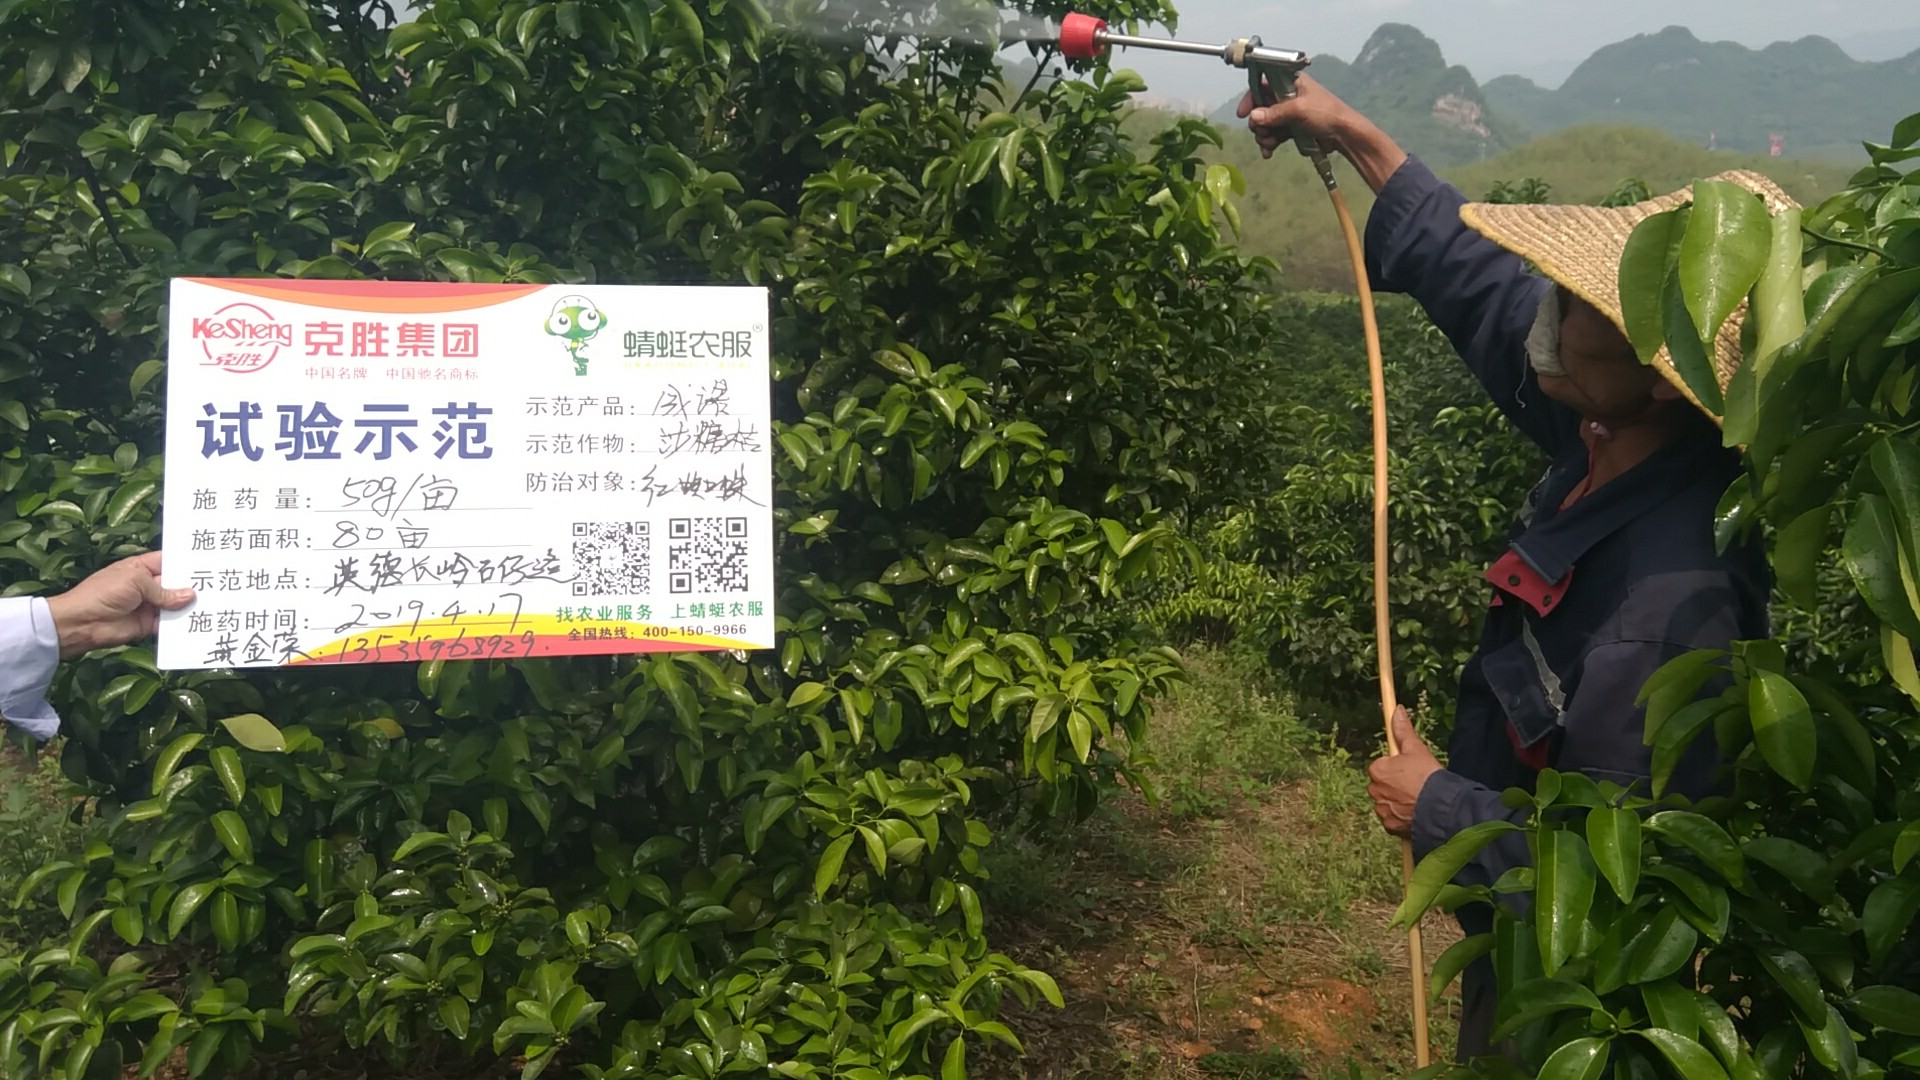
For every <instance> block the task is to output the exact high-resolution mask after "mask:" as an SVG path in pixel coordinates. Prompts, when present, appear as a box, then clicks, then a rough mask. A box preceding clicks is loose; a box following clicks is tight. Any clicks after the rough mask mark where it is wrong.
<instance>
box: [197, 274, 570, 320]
mask: <svg viewBox="0 0 1920 1080" xmlns="http://www.w3.org/2000/svg"><path fill="white" fill-rule="evenodd" d="M187 280H189V281H195V282H198V283H200V284H202V285H211V286H213V287H214V288H216V289H225V290H227V291H228V292H237V293H244V294H246V295H248V296H257V297H261V298H263V299H267V300H287V301H290V302H292V303H295V304H307V305H310V306H313V307H324V308H334V309H336V310H340V311H377V312H385V313H393V314H406V315H431V314H435V313H437V312H445V311H471V310H473V309H474V308H483V307H492V306H494V305H495V304H504V303H506V302H507V301H509V300H518V299H520V298H521V297H523V296H530V295H532V294H534V293H537V292H539V291H540V290H541V289H544V288H546V286H544V285H508V284H493V283H490V282H479V283H473V284H468V283H465V282H458V281H334V280H327V281H290V280H287V279H285V278H188V279H187Z"/></svg>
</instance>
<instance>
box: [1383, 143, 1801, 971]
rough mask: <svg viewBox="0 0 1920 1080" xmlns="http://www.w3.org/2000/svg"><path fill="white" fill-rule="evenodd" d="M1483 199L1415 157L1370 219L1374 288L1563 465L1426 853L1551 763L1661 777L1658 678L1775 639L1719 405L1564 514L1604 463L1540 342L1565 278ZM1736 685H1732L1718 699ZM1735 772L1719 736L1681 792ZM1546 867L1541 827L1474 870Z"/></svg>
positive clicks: (1470, 874)
mask: <svg viewBox="0 0 1920 1080" xmlns="http://www.w3.org/2000/svg"><path fill="white" fill-rule="evenodd" d="M1465 201H1466V200H1465V199H1464V198H1463V197H1462V195H1461V193H1460V192H1459V191H1458V190H1456V189H1454V188H1453V187H1451V186H1449V185H1447V184H1445V183H1443V182H1442V181H1440V180H1439V179H1438V178H1437V177H1435V176H1434V174H1433V173H1432V171H1431V170H1429V169H1428V168H1427V166H1426V165H1424V164H1423V163H1421V162H1420V161H1419V160H1418V159H1417V158H1415V159H1409V160H1408V161H1407V162H1406V164H1405V165H1404V166H1402V167H1401V168H1400V169H1399V170H1398V171H1396V172H1395V174H1394V175H1393V177H1392V178H1391V179H1390V180H1389V181H1388V182H1387V184H1386V185H1385V186H1384V187H1383V188H1382V189H1381V191H1380V195H1379V200H1378V202H1377V203H1376V204H1375V206H1374V209H1373V211H1372V214H1371V215H1370V216H1369V218H1368V221H1367V230H1366V260H1367V272H1368V276H1369V278H1370V279H1371V281H1372V284H1373V287H1374V289H1375V290H1377V291H1381V292H1397V293H1404V294H1407V295H1410V296H1412V297H1413V298H1414V299H1415V300H1416V301H1417V302H1418V303H1419V304H1420V306H1421V307H1423V308H1424V309H1425V310H1426V312H1427V315H1428V317H1429V318H1431V319H1432V320H1433V322H1434V323H1435V324H1436V325H1437V326H1438V327H1439V328H1440V330H1441V331H1442V332H1444V333H1445V334H1446V336H1447V338H1448V339H1449V340H1450V341H1451V342H1452V343H1453V346H1454V348H1455V349H1456V350H1457V351H1458V352H1459V354H1460V356H1461V357H1462V358H1463V359H1464V360H1465V361H1466V364H1467V366H1468V367H1469V368H1470V369H1472V371H1473V374H1474V376H1475V377H1476V378H1477V379H1478V380H1479V382H1480V383H1481V385H1482V386H1483V387H1485V389H1486V392H1487V393H1488V394H1489V395H1490V396H1491V397H1492V399H1493V401H1494V402H1495V404H1497V405H1498V406H1499V408H1500V410H1501V411H1502V412H1503V413H1504V414H1505V415H1506V417H1507V418H1508V419H1509V420H1510V421H1511V422H1512V423H1513V424H1514V426H1515V427H1517V428H1518V429H1519V430H1520V431H1522V432H1523V433H1525V434H1526V435H1527V437H1529V438H1530V439H1532V440H1533V441H1534V442H1536V443H1538V444H1539V445H1540V447H1541V448H1542V449H1544V450H1545V451H1546V452H1547V454H1548V455H1549V456H1550V457H1551V459H1552V464H1551V466H1550V467H1549V468H1548V470H1547V473H1546V475H1545V476H1544V477H1543V478H1542V479H1541V480H1540V482H1539V484H1538V485H1537V486H1536V487H1535V488H1534V489H1533V491H1532V493H1531V494H1530V495H1529V496H1528V497H1527V500H1526V503H1525V505H1524V506H1522V507H1520V508H1518V521H1517V523H1516V524H1515V525H1514V526H1513V528H1512V530H1511V532H1510V534H1509V537H1508V540H1509V543H1508V546H1507V548H1506V550H1505V552H1504V553H1503V554H1502V555H1501V557H1500V558H1499V560H1498V561H1496V562H1495V563H1494V565H1493V566H1491V567H1489V568H1488V570H1487V575H1486V576H1487V581H1488V585H1489V607H1488V610H1487V613H1486V620H1485V624H1484V627H1483V630H1482V633H1481V637H1480V644H1479V647H1478V648H1477V650H1476V651H1475V652H1474V654H1473V657H1472V659H1470V660H1469V661H1468V662H1467V665H1466V668H1465V670H1464V671H1463V672H1462V674H1461V678H1460V693H1459V705H1458V708H1457V711H1456V712H1455V714H1454V723H1453V735H1452V739H1451V741H1450V743H1449V744H1448V765H1447V768H1446V770H1445V771H1442V772H1439V773H1436V774H1434V776H1433V777H1432V779H1431V780H1429V781H1428V782H1427V784H1426V786H1425V787H1424V788H1423V789H1422V790H1421V792H1420V797H1419V800H1418V803H1417V804H1416V806H1415V809H1414V820H1413V844H1414V852H1415V855H1416V856H1418V857H1425V856H1426V855H1427V854H1428V853H1430V852H1431V851H1433V850H1434V849H1435V848H1437V847H1439V846H1440V845H1441V844H1442V843H1444V842H1446V840H1447V839H1448V838H1450V837H1452V836H1453V835H1455V834H1456V833H1458V832H1459V831H1460V830H1462V829H1464V828H1466V827H1467V826H1469V825H1473V824H1475V823H1477V822H1482V821H1490V820H1493V819H1496V818H1504V819H1507V820H1512V821H1516V822H1518V821H1521V820H1522V819H1524V817H1525V812H1524V811H1515V810H1509V809H1507V808H1506V807H1505V806H1503V805H1502V804H1501V801H1500V795H1501V792H1502V791H1503V790H1505V789H1507V788H1509V787H1518V788H1522V789H1525V790H1527V791H1532V790H1533V787H1534V780H1535V777H1537V776H1538V774H1539V770H1540V769H1541V768H1542V767H1543V766H1550V767H1552V768H1555V769H1557V770H1560V771H1562V772H1574V771H1578V772H1583V773H1586V774H1588V775H1589V776H1591V777H1593V778H1594V779H1596V780H1611V781H1614V782H1616V783H1620V784H1623V785H1634V784H1636V783H1639V784H1641V786H1643V787H1645V786H1646V784H1647V782H1648V780H1649V777H1650V776H1651V773H1652V751H1651V749H1649V748H1648V747H1647V746H1645V745H1644V743H1643V739H1642V736H1643V731H1644V726H1645V710H1644V708H1643V707H1640V706H1637V705H1635V704H1634V699H1635V698H1636V697H1637V696H1638V695H1639V692H1640V688H1641V686H1642V685H1643V684H1644V683H1645V682H1646V680H1647V677H1648V676H1650V675H1652V674H1653V673H1654V671H1655V670H1657V669H1658V668H1659V667H1660V666H1661V665H1662V664H1664V663H1666V662H1667V661H1669V660H1671V659H1673V658H1674V657H1676V656H1679V655H1680V654H1682V653H1685V652H1688V651H1690V650H1693V649H1702V648H1711V649H1726V648H1728V647H1729V646H1730V645H1731V643H1732V642H1734V641H1735V640H1740V639H1752V638H1763V637H1767V636H1768V635H1769V628H1768V616H1767V600H1768V597H1769V595H1770V591H1771V578H1770V576H1769V571H1768V567H1767V563H1766V559H1765V553H1764V550H1763V549H1762V548H1761V547H1760V546H1759V545H1758V544H1757V543H1752V542H1748V543H1738V544H1734V545H1730V546H1729V547H1728V549H1727V551H1726V552H1725V553H1724V554H1722V553H1720V552H1718V551H1716V549H1715V543H1714V515H1715V510H1716V508H1717V506H1718V504H1719V502H1720V499H1721V497H1722V496H1723V495H1724V494H1725V493H1726V491H1727V488H1728V486H1729V485H1730V484H1731V483H1732V482H1733V481H1734V480H1735V479H1737V478H1738V477H1739V475H1740V470H1741V463H1740V459H1739V456H1738V454H1737V453H1735V452H1734V451H1732V450H1728V449H1724V448H1722V447H1721V445H1720V437H1719V429H1718V428H1717V427H1715V426H1714V425H1713V423H1712V422H1711V421H1710V420H1708V419H1707V418H1706V417H1704V416H1701V417H1700V422H1699V423H1698V424H1695V425H1690V426H1689V427H1688V429H1687V431H1686V432H1685V433H1684V434H1682V435H1681V436H1679V437H1678V438H1676V439H1674V440H1672V441H1671V442H1669V443H1668V444H1667V445H1666V446H1665V447H1663V448H1662V449H1660V450H1659V451H1656V452H1655V453H1654V454H1653V455H1652V456H1650V457H1649V458H1648V459H1647V460H1645V461H1643V462H1641V463H1640V464H1639V465H1636V466H1634V467H1633V468H1632V469H1630V470H1629V471H1628V472H1626V473H1624V474H1622V475H1621V476H1619V477H1618V478H1616V479H1614V480H1612V481H1610V482H1608V483H1606V484H1603V485H1602V486H1601V487H1600V488H1598V489H1597V490H1595V491H1593V492H1592V493H1591V494H1588V495H1586V496H1585V497H1583V498H1581V499H1579V500H1578V501H1576V502H1574V503H1573V504H1572V505H1571V506H1569V507H1567V508H1566V509H1564V510H1563V509H1560V504H1561V502H1563V501H1564V500H1565V498H1566V497H1567V495H1568V494H1569V493H1571V492H1572V491H1573V490H1574V488H1575V486H1576V485H1578V484H1579V483H1580V482H1581V481H1582V480H1583V479H1585V477H1586V474H1587V465H1588V455H1587V449H1586V445H1585V444H1584V443H1583V442H1582V441H1581V438H1580V430H1579V429H1580V425H1581V423H1582V420H1581V418H1580V416H1579V414H1578V413H1577V412H1575V411H1574V410H1572V409H1570V408H1568V407H1566V406H1564V405H1562V404H1560V403H1558V402H1556V401H1553V400H1552V399H1550V398H1548V397H1546V396H1545V395H1544V394H1543V393H1542V392H1541V390H1540V385H1539V382H1538V379H1537V378H1536V376H1535V374H1534V372H1533V369H1532V367H1531V366H1530V365H1529V364H1528V363H1527V359H1526V351H1525V348H1524V343H1525V341H1526V337H1527V332H1528V330H1529V329H1530V328H1531V327H1532V325H1533V319H1534V314H1535V311H1536V310H1537V308H1538V307H1539V304H1540V302H1541V300H1542V299H1543V298H1544V297H1545V296H1546V295H1547V293H1548V291H1549V290H1550V289H1551V288H1552V284H1551V282H1549V281H1547V280H1546V279H1545V278H1543V277H1540V276H1538V275H1537V274H1535V273H1533V272H1532V271H1531V270H1530V268H1529V267H1528V266H1527V265H1526V263H1525V262H1524V261H1523V260H1522V259H1521V258H1520V257H1519V256H1517V255H1514V254H1512V253H1510V252H1508V251H1506V250H1505V249H1503V248H1501V247H1499V246H1497V245H1496V244H1494V243H1493V242H1492V241H1490V240H1488V239H1486V238H1485V237H1483V236H1481V235H1480V234H1479V233H1476V232H1474V231H1473V230H1472V229H1470V228H1468V227H1467V226H1466V225H1465V224H1464V223H1463V222H1462V221H1461V219H1460V207H1461V206H1462V204H1463V203H1464V202H1465ZM1723 678H1724V677H1723ZM1723 685H1724V683H1723V682H1722V681H1721V680H1716V681H1714V682H1712V683H1709V684H1708V686H1707V687H1705V688H1703V690H1702V693H1703V694H1712V693H1717V692H1718V691H1719V689H1720V688H1721V686H1723ZM1717 764H1718V758H1717V751H1716V749H1715V747H1714V745H1713V740H1712V738H1711V732H1708V733H1707V734H1706V735H1704V736H1703V737H1702V738H1701V739H1700V740H1699V741H1698V742H1697V743H1696V744H1695V745H1694V747H1693V749H1692V750H1691V752H1690V753H1689V754H1688V755H1687V757H1686V758H1685V759H1684V760H1683V761H1682V762H1681V764H1680V765H1679V767H1678V768H1677V769H1676V770H1675V772H1674V775H1673V778H1672V780H1671V781H1670V786H1669V790H1670V791H1676V792H1679V793H1682V794H1685V795H1687V796H1689V797H1691V798H1698V797H1700V796H1702V795H1705V794H1708V793H1709V792H1710V791H1711V790H1712V788H1713V786H1714V782H1715V773H1716V767H1717ZM1529 859H1530V856H1529V854H1528V848H1527V842H1526V839H1525V837H1524V836H1523V835H1520V834H1514V835H1509V836H1507V837H1503V838H1502V839H1501V840H1500V841H1498V842H1496V843H1494V844H1493V845H1491V846H1490V847H1488V848H1487V849H1486V850H1485V851H1484V852H1482V854H1481V855H1480V856H1479V857H1478V858H1476V859H1475V860H1474V861H1473V862H1472V863H1471V864H1469V865H1468V866H1467V867H1466V868H1465V869H1464V870H1463V871H1462V872H1461V874H1460V875H1459V877H1457V878H1456V879H1455V880H1456V881H1457V882H1459V883H1460V884H1462V885H1476V884H1478V885H1491V884H1492V883H1493V882H1494V881H1496V880H1498V878H1499V877H1500V875H1501V874H1502V873H1504V872H1505V871H1506V870H1508V869H1509V868H1511V867H1513V866H1516V865H1524V864H1525V863H1527V862H1528V861H1529ZM1492 914H1493V913H1492V911H1491V910H1490V909H1488V908H1486V907H1485V906H1484V905H1475V906H1471V907H1468V908H1463V909H1461V911H1460V912H1459V915H1460V921H1461V923H1462V926H1463V928H1464V929H1465V930H1466V931H1467V932H1468V933H1478V932H1481V931H1484V930H1488V929H1490V928H1491V926H1492Z"/></svg>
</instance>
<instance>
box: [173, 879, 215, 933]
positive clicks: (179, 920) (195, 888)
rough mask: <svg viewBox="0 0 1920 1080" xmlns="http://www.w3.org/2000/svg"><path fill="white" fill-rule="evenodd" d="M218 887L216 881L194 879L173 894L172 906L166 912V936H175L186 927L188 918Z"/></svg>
mask: <svg viewBox="0 0 1920 1080" xmlns="http://www.w3.org/2000/svg"><path fill="white" fill-rule="evenodd" d="M219 887H220V883H219V882H217V881H196V882H194V883H193V884H191V885H189V886H187V887H186V888H184V889H181V890H180V891H179V892H178V893H176V894H175V895H174V898H173V907H172V908H171V909H170V910H169V911H168V913H167V936H168V937H169V938H177V937H179V936H180V931H181V930H184V929H185V928H186V925H187V922H188V920H190V919H192V918H193V914H194V912H196V911H199V910H200V905H202V904H204V903H206V902H207V898H208V897H210V896H212V895H213V893H214V890H216V889H218V888H219Z"/></svg>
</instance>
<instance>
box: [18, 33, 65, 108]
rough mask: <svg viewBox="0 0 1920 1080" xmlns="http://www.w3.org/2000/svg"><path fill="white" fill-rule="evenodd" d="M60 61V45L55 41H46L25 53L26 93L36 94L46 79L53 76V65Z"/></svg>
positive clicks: (29, 94)
mask: <svg viewBox="0 0 1920 1080" xmlns="http://www.w3.org/2000/svg"><path fill="white" fill-rule="evenodd" d="M59 62H60V46H59V45H58V44H56V43H55V42H51V41H49V42H46V43H45V44H42V45H39V46H37V47H36V48H35V49H34V50H33V51H32V52H30V53H28V54H27V65H26V69H25V70H26V76H27V94H28V96H32V95H34V94H38V93H39V92H40V90H41V88H42V87H44V86H46V85H47V81H48V80H49V79H52V78H53V67H54V65H55V64H57V63H59Z"/></svg>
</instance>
